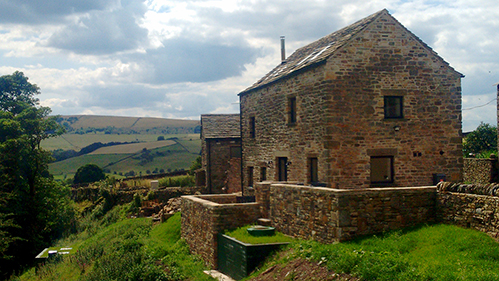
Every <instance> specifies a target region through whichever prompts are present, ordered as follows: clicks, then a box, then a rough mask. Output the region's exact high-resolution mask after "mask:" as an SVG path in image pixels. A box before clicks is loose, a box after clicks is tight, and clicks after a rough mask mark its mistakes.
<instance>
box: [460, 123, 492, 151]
mask: <svg viewBox="0 0 499 281" xmlns="http://www.w3.org/2000/svg"><path fill="white" fill-rule="evenodd" d="M491 150H493V151H496V150H497V127H495V126H491V125H490V124H485V123H483V122H482V123H480V125H478V127H477V128H476V130H474V131H473V132H471V133H469V134H468V135H467V136H466V137H465V138H464V142H463V153H464V156H465V157H469V156H470V155H478V154H480V153H483V152H486V151H491Z"/></svg>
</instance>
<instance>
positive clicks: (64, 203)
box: [0, 71, 72, 279]
mask: <svg viewBox="0 0 499 281" xmlns="http://www.w3.org/2000/svg"><path fill="white" fill-rule="evenodd" d="M38 94H40V90H39V88H38V86H36V85H35V84H31V83H29V82H28V78H27V77H26V76H24V74H23V73H22V72H18V71H16V72H14V73H13V74H12V75H5V76H1V77H0V241H1V242H0V263H2V267H1V268H0V279H3V278H2V277H6V276H8V274H9V273H10V272H11V271H12V270H19V269H20V268H21V267H22V266H24V265H27V264H30V263H31V262H32V261H33V257H34V256H35V255H36V253H37V252H38V251H39V250H40V249H43V247H45V246H47V244H48V243H50V242H51V240H52V239H54V238H56V237H58V236H60V235H61V234H62V232H63V231H65V229H67V228H68V225H69V224H71V223H72V219H71V217H72V215H71V214H72V210H71V204H70V197H69V190H68V189H67V188H65V187H62V186H60V185H58V184H57V183H56V182H55V181H54V180H53V178H52V177H51V175H50V174H49V172H48V163H49V160H50V154H49V152H47V151H44V150H43V149H42V148H41V146H40V143H41V142H42V140H44V139H47V138H50V137H53V136H57V135H59V134H61V133H62V132H63V130H62V127H60V126H59V125H58V124H57V123H56V121H55V117H50V116H49V114H50V113H51V110H50V108H48V107H40V106H38V99H37V98H36V97H35V95H38ZM4 265H5V266H4Z"/></svg>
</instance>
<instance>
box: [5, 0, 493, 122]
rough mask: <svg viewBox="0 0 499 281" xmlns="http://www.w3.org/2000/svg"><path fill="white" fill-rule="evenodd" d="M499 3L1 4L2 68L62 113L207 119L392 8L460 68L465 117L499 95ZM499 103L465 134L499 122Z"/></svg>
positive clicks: (222, 0) (477, 116) (116, 0)
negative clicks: (330, 38) (299, 54)
mask: <svg viewBox="0 0 499 281" xmlns="http://www.w3.org/2000/svg"><path fill="white" fill-rule="evenodd" d="M496 5H497V1H496V0H477V1H469V0H453V1H451V0H437V1H434V0H407V1H405V0H404V1H400V0H371V1H368V2H366V1H363V0H338V1H324V0H310V1H304V0H303V1H298V0H295V1H290V0H272V1H270V0H251V1H248V0H147V1H145V0H98V1H97V0H89V1H80V0H68V1H64V0H58V1H48V2H47V1H34V0H32V1H23V4H19V1H13V0H3V1H2V0H0V65H1V67H0V70H2V69H3V70H5V71H7V72H4V73H2V75H3V74H10V73H12V72H13V71H15V70H21V71H24V72H25V74H26V75H27V76H28V77H30V81H32V82H34V83H37V84H38V85H39V86H40V87H41V89H42V95H41V96H40V97H39V98H40V99H41V100H42V102H44V101H45V103H46V104H50V106H51V107H52V109H53V111H54V113H55V114H77V113H92V114H107V115H113V114H116V115H127V116H156V117H171V118H199V114H201V113H214V112H237V111H238V105H237V104H233V103H234V102H236V101H237V100H238V98H237V93H239V92H240V91H242V90H243V89H245V88H247V87H249V86H251V85H252V84H253V83H254V82H256V81H257V80H258V79H260V78H261V77H262V76H263V75H265V74H266V73H267V72H269V71H270V70H271V69H272V68H274V67H275V66H276V65H277V64H279V63H280V53H279V52H280V46H279V44H280V42H279V37H280V36H281V35H284V36H286V52H287V55H288V56H289V55H290V54H291V53H292V52H293V51H294V50H296V49H297V48H299V47H302V46H304V45H305V44H308V43H311V42H312V41H315V40H317V39H319V38H321V37H323V36H326V35H327V34H330V33H332V32H334V31H336V30H338V29H340V28H342V27H344V26H346V25H349V24H351V23H353V22H355V21H357V20H359V19H361V18H363V17H365V16H368V15H370V14H372V13H374V12H377V11H379V10H381V9H383V8H387V9H388V10H389V12H390V13H391V14H392V15H393V16H394V17H395V18H397V19H398V20H399V21H400V22H401V23H402V24H403V25H404V26H406V27H407V28H408V29H409V30H411V31H412V32H413V33H414V34H415V35H416V36H418V37H420V38H421V39H422V40H423V41H424V42H426V43H427V44H428V45H429V46H430V47H432V48H433V49H434V50H435V51H436V52H438V54H439V55H440V56H441V57H443V58H444V59H445V60H446V61H447V62H449V63H450V65H451V66H452V67H454V68H455V69H456V70H457V71H459V72H461V73H463V74H465V75H466V77H465V78H463V79H462V88H463V108H472V107H475V106H480V105H481V104H482V103H486V102H488V101H489V100H491V99H493V98H495V95H496V93H495V86H493V84H494V83H497V82H499V58H498V57H497V50H496V49H497V42H499V33H498V32H497V30H499V21H498V20H497V19H498V18H499V10H497V9H495V7H496ZM494 108H495V107H494V105H492V104H491V105H489V106H485V107H477V108H476V109H469V110H466V111H463V128H464V130H467V129H468V128H474V127H476V126H477V125H478V124H479V121H484V122H486V123H491V124H495V122H496V121H495V118H496V114H495V109H494Z"/></svg>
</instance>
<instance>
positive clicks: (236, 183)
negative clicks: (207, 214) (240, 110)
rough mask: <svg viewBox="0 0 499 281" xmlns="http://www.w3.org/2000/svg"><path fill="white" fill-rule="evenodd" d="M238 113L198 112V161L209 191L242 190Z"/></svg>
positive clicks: (226, 191)
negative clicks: (199, 145) (199, 151)
mask: <svg viewBox="0 0 499 281" xmlns="http://www.w3.org/2000/svg"><path fill="white" fill-rule="evenodd" d="M239 119H240V118H239V114H206V115H201V159H202V161H201V164H202V169H203V170H204V172H205V175H206V181H205V184H206V187H207V191H208V192H209V193H218V194H220V193H234V192H239V191H241V130H240V122H239Z"/></svg>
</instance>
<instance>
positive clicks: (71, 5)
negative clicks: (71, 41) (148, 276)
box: [0, 0, 117, 24]
mask: <svg viewBox="0 0 499 281" xmlns="http://www.w3.org/2000/svg"><path fill="white" fill-rule="evenodd" d="M116 2H117V0H85V1H81V0H45V1H39V0H28V1H14V0H3V1H0V23H10V24H47V23H53V22H60V21H63V20H64V18H65V17H66V16H68V15H72V14H75V13H76V14H78V13H85V12H89V11H92V10H102V9H105V8H108V7H111V6H112V5H113V4H116Z"/></svg>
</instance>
